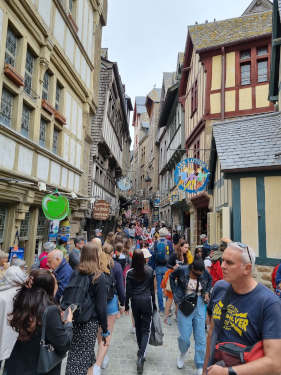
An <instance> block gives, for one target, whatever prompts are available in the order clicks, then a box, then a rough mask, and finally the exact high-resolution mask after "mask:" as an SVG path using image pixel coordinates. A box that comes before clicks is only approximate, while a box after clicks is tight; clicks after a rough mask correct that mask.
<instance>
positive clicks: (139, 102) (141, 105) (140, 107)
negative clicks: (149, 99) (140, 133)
mask: <svg viewBox="0 0 281 375" xmlns="http://www.w3.org/2000/svg"><path fill="white" fill-rule="evenodd" d="M145 101H146V97H145V96H136V107H137V114H142V113H145V112H146V106H145Z"/></svg>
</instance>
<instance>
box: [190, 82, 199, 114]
mask: <svg viewBox="0 0 281 375" xmlns="http://www.w3.org/2000/svg"><path fill="white" fill-rule="evenodd" d="M197 109H198V81H197V79H196V81H195V82H194V84H193V85H192V88H191V117H192V116H193V115H194V113H195V112H196V111H197Z"/></svg>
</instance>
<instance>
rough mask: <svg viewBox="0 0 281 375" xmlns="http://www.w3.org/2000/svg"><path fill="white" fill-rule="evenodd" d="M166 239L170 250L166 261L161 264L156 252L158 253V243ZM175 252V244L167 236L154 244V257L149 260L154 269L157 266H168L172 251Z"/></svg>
mask: <svg viewBox="0 0 281 375" xmlns="http://www.w3.org/2000/svg"><path fill="white" fill-rule="evenodd" d="M163 240H165V241H166V243H167V246H169V251H168V254H167V259H166V260H165V261H163V262H162V263H161V264H159V262H157V260H156V254H157V245H158V243H159V242H161V241H163ZM173 252H174V249H173V244H172V242H171V241H170V240H167V239H166V238H163V237H162V238H160V239H159V240H157V241H155V244H154V250H153V253H152V257H151V258H150V260H149V263H148V264H149V266H150V267H151V268H153V269H155V268H156V267H157V266H161V267H166V266H167V264H168V260H169V258H170V256H171V255H172V253H173Z"/></svg>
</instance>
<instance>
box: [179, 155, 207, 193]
mask: <svg viewBox="0 0 281 375" xmlns="http://www.w3.org/2000/svg"><path fill="white" fill-rule="evenodd" d="M209 176H210V173H209V170H208V166H207V164H206V163H204V162H203V161H202V160H200V159H195V158H188V159H185V160H183V161H181V162H180V163H179V164H178V165H177V166H176V169H175V174H174V181H175V184H176V185H177V187H178V189H179V190H182V191H185V192H187V193H195V194H196V193H199V192H200V191H203V190H205V189H206V187H207V184H208V181H209Z"/></svg>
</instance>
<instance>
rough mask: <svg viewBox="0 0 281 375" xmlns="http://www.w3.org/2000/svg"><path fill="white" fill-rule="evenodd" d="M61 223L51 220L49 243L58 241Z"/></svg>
mask: <svg viewBox="0 0 281 375" xmlns="http://www.w3.org/2000/svg"><path fill="white" fill-rule="evenodd" d="M59 227H60V221H59V220H51V221H50V226H49V241H51V242H52V241H56V240H57V237H58V233H59Z"/></svg>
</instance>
